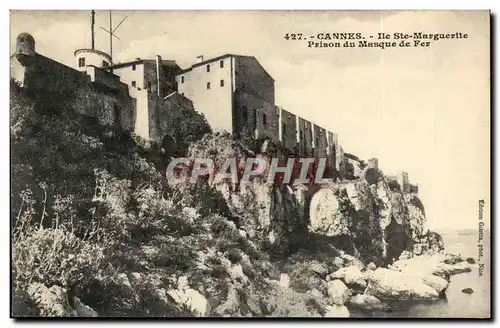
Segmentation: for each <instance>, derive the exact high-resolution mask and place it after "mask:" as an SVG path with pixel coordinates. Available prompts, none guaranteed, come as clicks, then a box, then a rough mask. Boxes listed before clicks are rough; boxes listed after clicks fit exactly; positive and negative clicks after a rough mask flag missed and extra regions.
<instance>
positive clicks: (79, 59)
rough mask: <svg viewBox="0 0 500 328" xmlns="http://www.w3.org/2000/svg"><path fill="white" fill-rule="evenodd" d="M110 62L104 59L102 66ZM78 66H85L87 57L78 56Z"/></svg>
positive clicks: (106, 65)
mask: <svg viewBox="0 0 500 328" xmlns="http://www.w3.org/2000/svg"><path fill="white" fill-rule="evenodd" d="M108 66H109V63H108V62H107V61H105V60H103V61H102V67H108ZM78 67H85V57H82V58H78Z"/></svg>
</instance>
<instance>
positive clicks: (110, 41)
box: [101, 10, 128, 73]
mask: <svg viewBox="0 0 500 328" xmlns="http://www.w3.org/2000/svg"><path fill="white" fill-rule="evenodd" d="M127 17H128V16H125V17H124V18H123V19H122V20H121V21H120V23H118V25H116V27H115V28H113V17H112V15H111V10H110V11H109V31H108V30H107V29H105V28H104V27H102V26H101V29H103V30H104V31H106V32H107V33H108V34H109V56H110V57H111V63H110V66H111V68H110V71H111V73H113V37H115V38H117V39H118V40H120V38H119V37H118V36H117V35H115V32H116V30H117V29H118V28H119V27H120V25H122V23H123V22H124V21H125V20H126V19H127Z"/></svg>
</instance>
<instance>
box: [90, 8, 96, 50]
mask: <svg viewBox="0 0 500 328" xmlns="http://www.w3.org/2000/svg"><path fill="white" fill-rule="evenodd" d="M91 17H92V18H91V21H90V38H91V39H90V44H91V46H92V50H94V48H95V47H94V46H95V41H94V25H95V10H92V14H91Z"/></svg>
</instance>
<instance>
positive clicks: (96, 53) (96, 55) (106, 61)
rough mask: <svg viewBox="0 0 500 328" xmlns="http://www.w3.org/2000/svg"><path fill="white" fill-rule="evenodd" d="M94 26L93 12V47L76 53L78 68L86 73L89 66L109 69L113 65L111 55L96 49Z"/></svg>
mask: <svg viewBox="0 0 500 328" xmlns="http://www.w3.org/2000/svg"><path fill="white" fill-rule="evenodd" d="M94 25H95V11H94V10H92V14H91V23H90V35H91V47H90V49H89V48H82V49H78V50H76V51H75V60H76V67H77V69H78V70H79V71H86V67H87V66H95V67H108V66H110V65H111V64H112V62H111V56H110V55H108V54H107V53H105V52H104V51H101V50H97V49H95V40H94Z"/></svg>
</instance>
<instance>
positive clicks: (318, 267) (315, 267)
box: [309, 263, 328, 278]
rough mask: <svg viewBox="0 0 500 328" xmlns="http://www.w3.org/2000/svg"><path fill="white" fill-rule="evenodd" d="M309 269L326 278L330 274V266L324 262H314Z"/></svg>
mask: <svg viewBox="0 0 500 328" xmlns="http://www.w3.org/2000/svg"><path fill="white" fill-rule="evenodd" d="M309 269H310V270H311V271H313V272H315V273H317V274H318V275H319V276H320V277H322V278H324V277H326V275H327V274H328V267H327V266H326V265H325V264H322V263H312V264H311V265H310V266H309Z"/></svg>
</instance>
